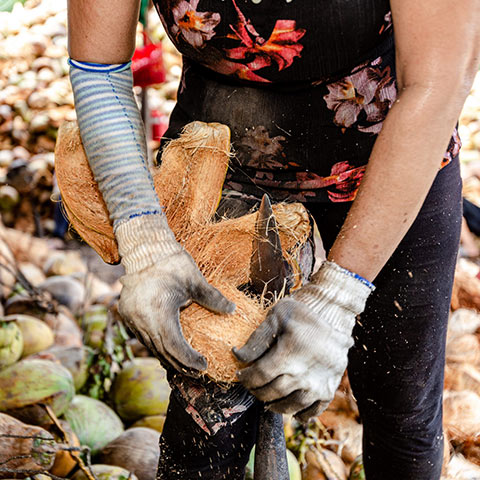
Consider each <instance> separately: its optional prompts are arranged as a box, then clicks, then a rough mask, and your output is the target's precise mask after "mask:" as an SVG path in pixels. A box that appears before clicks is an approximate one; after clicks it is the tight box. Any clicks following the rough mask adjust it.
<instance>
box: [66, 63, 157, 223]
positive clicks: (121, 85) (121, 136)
mask: <svg viewBox="0 0 480 480" xmlns="http://www.w3.org/2000/svg"><path fill="white" fill-rule="evenodd" d="M69 63H70V81H71V83H72V89H73V94H74V99H75V110H76V112H77V120H78V124H79V128H80V134H81V137H82V142H83V145H84V147H85V152H86V154H87V158H88V161H89V164H90V167H91V169H92V171H93V174H94V177H95V179H96V181H97V182H98V186H99V188H100V191H101V192H102V195H103V198H104V199H105V202H106V204H107V208H108V211H109V213H110V218H111V219H112V220H113V225H114V229H116V228H117V227H118V225H120V224H121V223H123V222H125V221H127V220H129V219H131V218H134V217H138V216H142V215H151V214H160V213H162V209H161V206H160V204H159V201H158V198H157V196H156V194H155V189H154V186H153V179H152V176H151V174H150V171H149V169H148V162H147V147H146V142H145V134H144V128H143V123H142V119H141V116H140V112H139V110H138V107H137V104H136V102H135V97H134V94H133V78H132V71H131V62H128V63H124V64H117V65H102V64H96V63H86V62H78V61H75V60H73V59H70V60H69Z"/></svg>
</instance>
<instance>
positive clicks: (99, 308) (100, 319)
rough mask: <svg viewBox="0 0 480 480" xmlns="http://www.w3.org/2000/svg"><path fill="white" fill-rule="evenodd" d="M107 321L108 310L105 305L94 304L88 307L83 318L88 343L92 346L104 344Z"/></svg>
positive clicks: (85, 339) (85, 338)
mask: <svg viewBox="0 0 480 480" xmlns="http://www.w3.org/2000/svg"><path fill="white" fill-rule="evenodd" d="M107 322H108V310H107V307H105V306H104V305H92V306H91V307H89V308H88V309H87V311H86V312H85V313H84V314H83V320H82V326H83V330H84V332H85V335H84V342H85V344H86V345H88V346H89V347H92V348H100V347H101V346H102V344H103V339H104V334H105V328H106V327H107Z"/></svg>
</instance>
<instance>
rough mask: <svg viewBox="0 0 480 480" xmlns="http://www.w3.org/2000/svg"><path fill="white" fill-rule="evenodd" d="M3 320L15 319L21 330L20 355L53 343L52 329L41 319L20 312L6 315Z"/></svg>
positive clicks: (44, 347)
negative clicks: (21, 347) (21, 349)
mask: <svg viewBox="0 0 480 480" xmlns="http://www.w3.org/2000/svg"><path fill="white" fill-rule="evenodd" d="M5 320H12V321H15V322H16V324H17V325H18V327H19V328H20V330H21V332H22V337H23V353H22V357H27V356H29V355H34V354H35V353H38V352H42V351H43V350H46V349H47V348H50V347H51V346H52V345H53V341H54V335H53V332H52V329H51V328H50V327H49V326H48V325H47V324H46V323H45V322H42V320H39V319H38V318H35V317H32V316H30V315H22V314H15V315H7V316H6V317H5Z"/></svg>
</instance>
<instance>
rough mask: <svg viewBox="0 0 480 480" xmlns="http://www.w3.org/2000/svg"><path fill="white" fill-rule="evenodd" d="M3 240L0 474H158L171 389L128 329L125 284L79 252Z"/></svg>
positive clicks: (12, 233)
mask: <svg viewBox="0 0 480 480" xmlns="http://www.w3.org/2000/svg"><path fill="white" fill-rule="evenodd" d="M0 238H1V239H2V240H1V241H0V254H1V258H0V265H1V267H0V283H1V293H2V298H3V301H2V303H1V304H0V309H1V316H0V478H24V477H28V476H32V475H35V474H38V473H41V472H49V474H52V475H56V476H57V477H62V478H75V479H76V480H78V479H84V478H89V479H90V480H92V478H94V477H96V478H97V479H104V478H105V479H107V478H115V479H116V478H121V477H122V478H128V476H129V475H130V474H132V478H135V476H136V477H137V478H138V479H139V480H142V479H145V480H153V479H154V477H155V472H156V466H157V463H158V456H159V450H158V441H159V436H160V432H161V430H162V426H163V420H164V414H165V412H166V408H167V403H168V396H169V390H170V389H169V386H168V383H167V382H166V379H165V372H164V370H163V368H162V367H161V366H160V364H159V362H158V361H157V360H156V359H154V358H152V357H148V356H145V355H148V352H146V351H145V350H144V349H142V348H140V347H139V345H138V344H136V342H135V341H133V340H131V339H129V338H128V335H126V333H125V331H124V329H123V328H122V327H121V324H120V323H119V321H118V319H117V314H116V311H115V308H114V306H113V305H114V300H115V297H116V293H117V291H118V289H117V287H116V286H112V285H109V284H106V283H105V282H102V281H101V280H100V279H99V278H97V277H95V276H94V275H93V274H91V273H89V272H88V271H87V267H86V265H85V263H84V262H83V260H82V259H81V257H80V256H79V254H78V253H77V252H71V251H70V252H66V251H52V250H49V248H48V245H47V244H46V242H45V241H43V240H39V239H36V238H33V237H30V236H29V235H28V234H24V233H20V232H18V231H16V230H13V229H8V228H5V227H2V229H1V232H0ZM9 245H10V246H11V247H12V248H10V247H9ZM134 355H140V356H134Z"/></svg>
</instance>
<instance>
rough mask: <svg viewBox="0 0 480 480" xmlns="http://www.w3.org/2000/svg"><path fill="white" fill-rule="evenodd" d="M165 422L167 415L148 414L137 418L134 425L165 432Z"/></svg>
mask: <svg viewBox="0 0 480 480" xmlns="http://www.w3.org/2000/svg"><path fill="white" fill-rule="evenodd" d="M164 424H165V415H162V414H159V415H147V416H146V417H143V418H141V419H140V420H137V421H136V422H135V423H134V424H133V425H132V428H134V427H145V428H151V429H153V430H156V431H157V432H159V433H162V432H163V425H164Z"/></svg>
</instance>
